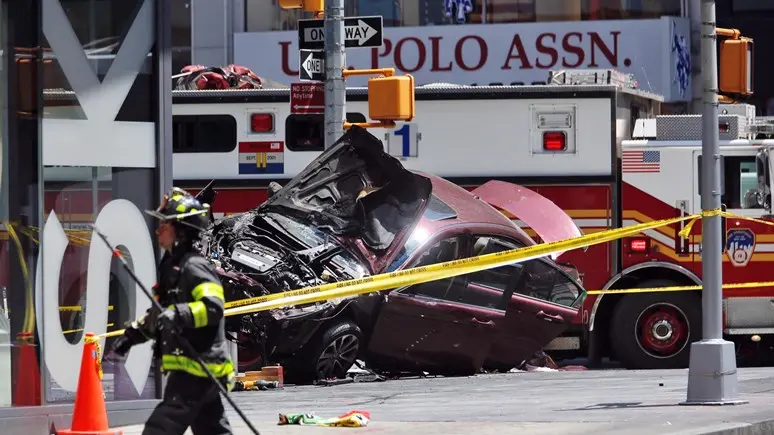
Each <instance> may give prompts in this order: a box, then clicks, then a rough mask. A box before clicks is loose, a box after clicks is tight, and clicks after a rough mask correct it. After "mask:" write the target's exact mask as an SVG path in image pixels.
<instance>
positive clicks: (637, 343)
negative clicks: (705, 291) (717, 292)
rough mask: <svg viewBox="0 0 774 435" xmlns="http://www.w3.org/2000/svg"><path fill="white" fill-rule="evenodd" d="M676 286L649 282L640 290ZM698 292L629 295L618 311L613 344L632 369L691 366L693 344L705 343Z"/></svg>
mask: <svg viewBox="0 0 774 435" xmlns="http://www.w3.org/2000/svg"><path fill="white" fill-rule="evenodd" d="M673 285H675V283H673V282H671V281H667V280H649V281H645V282H643V283H642V284H641V285H639V286H638V287H641V288H648V287H667V286H673ZM697 295H698V293H697V292H687V291H686V292H671V293H645V294H634V295H626V296H625V297H624V298H623V299H621V301H620V302H619V303H618V305H617V306H616V308H615V312H614V313H613V318H612V321H611V323H610V341H611V344H612V347H613V350H614V351H615V354H616V355H617V357H618V359H619V361H620V362H621V363H622V364H623V365H624V367H626V368H628V369H673V368H685V367H688V363H689V357H690V348H691V343H693V342H694V341H698V340H701V299H700V298H699V297H697Z"/></svg>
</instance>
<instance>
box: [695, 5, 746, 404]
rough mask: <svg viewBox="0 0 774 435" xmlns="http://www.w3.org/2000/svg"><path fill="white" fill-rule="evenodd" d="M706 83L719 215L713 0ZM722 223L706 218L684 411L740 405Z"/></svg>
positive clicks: (707, 24)
mask: <svg viewBox="0 0 774 435" xmlns="http://www.w3.org/2000/svg"><path fill="white" fill-rule="evenodd" d="M700 21H701V59H702V66H701V74H702V82H703V86H702V87H703V92H704V95H703V112H702V121H703V122H702V124H703V134H702V162H701V165H702V167H701V176H702V177H703V180H702V192H701V208H702V210H703V211H705V212H707V211H712V210H720V196H721V186H720V179H721V178H720V171H721V168H720V150H719V146H718V141H719V131H718V73H717V52H716V50H717V37H716V23H715V0H701V20H700ZM721 231H724V229H723V228H721V217H720V216H704V217H703V218H702V222H701V232H702V248H701V266H702V322H703V325H702V340H701V341H697V342H695V343H692V344H691V356H690V366H689V371H688V392H687V400H686V401H685V402H683V403H682V404H684V405H736V404H742V403H747V401H744V400H739V399H738V394H739V391H738V390H739V383H738V380H737V370H736V352H735V349H734V344H733V343H731V342H730V341H726V340H724V339H723V317H722V316H723V312H722V310H723V306H722V303H723V294H722V283H723V272H722V266H723V257H722V256H723V251H722V250H723V248H724V247H723V246H721V244H722V243H721V240H722V238H721V234H722V233H721Z"/></svg>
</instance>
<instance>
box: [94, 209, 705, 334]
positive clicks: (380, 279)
mask: <svg viewBox="0 0 774 435" xmlns="http://www.w3.org/2000/svg"><path fill="white" fill-rule="evenodd" d="M700 217H701V215H690V216H681V217H675V218H671V219H661V220H657V221H653V222H646V223H642V224H637V225H632V226H629V227H624V228H617V229H614V230H609V231H602V232H598V233H593V234H588V235H585V236H581V237H576V238H573V239H569V240H560V241H556V242H550V243H542V244H538V245H532V246H527V247H523V248H518V249H512V250H508V251H502V252H496V253H493V254H486V255H481V256H477V257H471V258H465V259H460V260H454V261H447V262H443V263H437V264H432V265H428V266H422V267H415V268H411V269H404V270H401V271H397V272H391V273H384V274H380V275H373V276H368V277H365V278H360V279H353V280H348V281H340V282H335V283H331V284H325V285H320V286H313V287H305V288H302V289H298V290H291V291H287V292H283V293H275V294H271V295H266V296H259V297H255V298H248V299H242V300H239V301H232V302H230V303H228V306H229V308H227V309H226V311H225V315H226V316H236V315H241V314H249V313H256V312H259V311H266V310H271V309H275V308H282V307H287V306H291V305H302V304H308V303H314V302H320V301H325V300H328V299H335V298H341V297H347V296H355V295H360V294H365V293H372V292H377V291H381V290H387V289H392V288H400V287H405V286H409V285H414V284H420V283H423V282H428V281H435V280H439V279H445V278H451V277H454V276H459V275H465V274H468V273H474V272H479V271H482V270H486V269H491V268H495V267H500V266H506V265H509V264H514V263H518V262H521V261H527V260H530V259H533V258H538V257H544V256H546V255H550V254H553V253H556V252H561V251H569V250H572V249H577V248H584V247H586V246H592V245H597V244H600V243H606V242H610V241H613V240H618V239H620V238H622V237H626V236H629V235H633V234H639V233H641V232H643V231H646V230H649V229H653V228H658V227H662V226H666V225H671V224H674V223H677V222H682V221H686V220H695V219H699V218H700ZM121 334H123V330H117V331H111V332H108V333H105V334H101V335H99V337H105V338H106V337H114V336H118V335H121Z"/></svg>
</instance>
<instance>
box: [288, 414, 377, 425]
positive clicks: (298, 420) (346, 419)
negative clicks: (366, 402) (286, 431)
mask: <svg viewBox="0 0 774 435" xmlns="http://www.w3.org/2000/svg"><path fill="white" fill-rule="evenodd" d="M369 421H371V413H370V412H368V411H349V412H348V413H346V414H342V415H340V416H338V417H332V418H323V417H319V416H317V415H315V414H313V413H306V414H280V415H279V423H277V424H278V425H279V426H284V425H290V424H294V425H301V426H327V427H366V426H368V422H369Z"/></svg>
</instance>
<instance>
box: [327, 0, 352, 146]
mask: <svg viewBox="0 0 774 435" xmlns="http://www.w3.org/2000/svg"><path fill="white" fill-rule="evenodd" d="M344 50H345V48H344V0H326V2H325V149H328V148H330V147H332V146H333V144H334V143H335V142H336V141H337V140H339V138H340V137H341V136H343V135H344V121H345V118H344V114H345V106H346V104H347V89H346V84H345V83H344V74H343V71H344V65H345V53H344Z"/></svg>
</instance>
